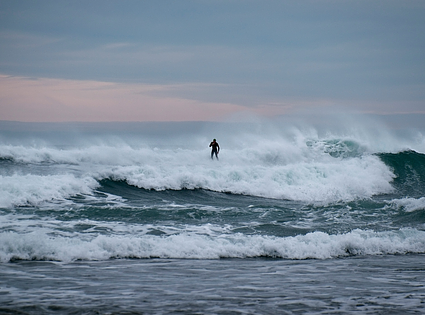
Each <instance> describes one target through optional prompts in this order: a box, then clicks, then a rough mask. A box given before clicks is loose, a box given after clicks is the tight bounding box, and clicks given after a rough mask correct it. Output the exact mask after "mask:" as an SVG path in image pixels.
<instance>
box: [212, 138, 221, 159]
mask: <svg viewBox="0 0 425 315" xmlns="http://www.w3.org/2000/svg"><path fill="white" fill-rule="evenodd" d="M211 147H212V150H211V159H213V157H214V154H215V157H216V159H217V160H218V152H220V146H219V145H218V142H216V141H215V139H214V140H213V141H212V142H211V143H210V148H211Z"/></svg>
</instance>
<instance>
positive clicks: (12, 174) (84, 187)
mask: <svg viewBox="0 0 425 315" xmlns="http://www.w3.org/2000/svg"><path fill="white" fill-rule="evenodd" d="M0 165H1V166H2V167H3V171H2V175H0V176H1V183H0V207H3V208H5V207H6V208H7V207H13V206H20V205H25V204H32V205H36V204H39V203H43V202H49V201H51V200H65V199H68V198H70V197H72V196H77V195H81V194H82V195H90V194H93V193H94V192H95V191H96V189H97V188H98V187H99V186H100V183H101V181H102V180H105V179H108V180H112V181H118V182H119V181H123V182H125V183H127V184H128V185H131V186H134V187H137V188H141V189H147V190H150V189H153V190H158V191H159V190H168V189H170V190H182V189H205V190H211V191H216V192H230V193H233V194H242V195H251V196H257V197H266V198H276V199H288V200H296V201H303V202H330V203H332V202H337V201H350V200H356V199H364V198H370V197H372V196H375V195H383V194H389V193H393V194H396V195H398V196H399V198H403V197H413V198H418V197H422V196H423V191H425V184H424V183H425V154H422V153H418V152H415V151H401V152H398V153H376V152H370V150H369V149H368V148H367V147H366V146H364V145H361V144H360V143H358V142H356V141H354V140H347V139H340V138H334V139H332V138H330V139H322V140H318V139H316V140H306V139H303V141H299V139H296V140H293V141H289V140H282V139H263V140H262V141H257V142H256V143H255V145H252V146H250V144H247V145H244V146H243V148H240V149H234V148H230V149H228V148H225V147H224V148H223V149H222V152H221V153H220V161H211V159H210V158H209V149H208V148H207V147H205V148H198V149H182V148H180V147H176V148H157V147H140V146H139V147H135V146H130V145H126V144H125V143H120V144H116V145H89V146H86V147H72V148H66V149H64V148H59V147H49V146H32V145H29V146H23V145H16V146H14V145H0Z"/></svg>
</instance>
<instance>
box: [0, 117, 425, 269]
mask: <svg viewBox="0 0 425 315" xmlns="http://www.w3.org/2000/svg"><path fill="white" fill-rule="evenodd" d="M11 126H12V127H13V128H12V127H11ZM22 126H23V127H25V128H26V129H27V130H26V131H25V130H21V129H22V128H20V127H22ZM0 127H2V128H3V129H7V130H8V132H3V134H2V135H1V136H0V170H1V171H0V214H1V221H2V222H1V223H2V224H1V226H2V227H1V228H0V240H1V242H0V244H1V245H0V259H1V260H2V261H10V260H16V259H36V260H38V259H39V260H62V261H73V260H79V259H88V260H92V259H93V260H99V259H109V258H121V257H133V258H150V257H160V258H169V257H171V258H200V259H203V258H205V259H211V258H221V257H231V258H234V257H237V258H246V257H278V258H286V259H307V258H318V259H322V258H336V257H342V256H350V255H385V254H406V253H424V252H425V244H424V242H423V240H424V239H425V238H424V236H425V235H424V234H423V230H424V226H425V210H424V209H425V195H424V192H425V154H424V153H423V152H424V143H425V142H424V140H423V137H421V134H420V133H411V134H409V135H413V136H409V137H406V136H404V137H401V136H396V135H394V134H392V133H391V132H389V131H385V130H383V129H379V130H378V131H377V130H376V129H367V128H366V129H365V128H363V129H362V131H361V132H359V130H357V129H352V128H351V129H344V130H340V132H335V131H332V132H324V131H320V130H318V129H314V128H311V127H308V128H305V127H303V128H301V127H297V128H296V127H294V126H285V128H283V127H281V125H280V124H263V123H258V122H256V123H244V124H236V123H222V124H218V125H217V124H212V123H211V124H210V123H193V124H189V123H186V124H161V123H158V124H152V123H149V124H124V125H119V124H118V125H116V124H103V125H96V124H92V125H90V124H87V125H72V126H71V125H56V124H55V125H31V124H29V125H25V124H24V125H19V126H18V127H19V128H18V127H17V126H16V125H13V124H12V123H7V124H3V125H1V124H0ZM25 128H23V129H25ZM376 128H378V127H376ZM379 128H381V127H379ZM212 130H213V131H214V135H213V137H216V138H217V140H218V142H219V144H220V147H221V150H220V154H219V158H220V160H218V161H217V160H211V159H210V150H209V148H208V145H209V142H210V141H211V139H210V138H212V137H210V136H209V135H210V134H211V131H212Z"/></svg>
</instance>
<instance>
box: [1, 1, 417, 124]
mask: <svg viewBox="0 0 425 315" xmlns="http://www.w3.org/2000/svg"><path fill="white" fill-rule="evenodd" d="M338 111H347V112H352V113H365V114H374V115H393V116H394V115H395V116H397V115H400V116H402V115H413V114H415V115H423V114H425V1H423V0H398V1H394V0H293V1H292V0H287V1H282V0H267V1H264V0H258V1H255V0H182V1H168V0H157V1H144V0H120V1H118V0H116V1H111V0H101V1H97V0H90V1H86V0H84V1H80V0H73V1H63V0H52V1H46V0H38V1H32V0H28V1H27V0H16V1H14V0H0V120H12V121H31V122H61V121H81V122H85V121H216V120H222V119H229V117H239V116H243V115H259V116H266V117H275V116H280V115H291V114H294V113H299V112H338Z"/></svg>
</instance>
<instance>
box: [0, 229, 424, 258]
mask: <svg viewBox="0 0 425 315" xmlns="http://www.w3.org/2000/svg"><path fill="white" fill-rule="evenodd" d="M406 253H425V232H424V231H418V230H415V229H402V230H398V231H387V232H373V231H364V230H354V231H352V232H349V233H346V234H337V235H329V234H326V233H323V232H313V233H309V234H307V235H298V236H295V237H283V238H281V237H272V236H262V235H251V236H249V235H243V234H221V235H216V236H210V235H199V234H195V233H187V232H183V233H181V234H172V235H168V236H153V235H131V236H130V235H109V236H106V235H97V236H93V237H92V238H89V237H88V236H87V235H85V236H84V238H83V237H81V238H79V237H60V236H51V235H48V234H47V233H45V232H44V231H43V230H37V231H35V232H32V233H28V234H18V233H15V232H3V233H0V260H1V261H2V262H7V261H10V260H13V259H25V260H27V259H29V260H32V259H35V260H59V261H65V262H70V261H75V260H80V259H82V260H106V259H110V258H130V257H131V258H153V257H157V258H181V259H218V258H249V257H277V258H285V259H309V258H314V259H330V258H337V257H344V256H349V255H386V254H406Z"/></svg>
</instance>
